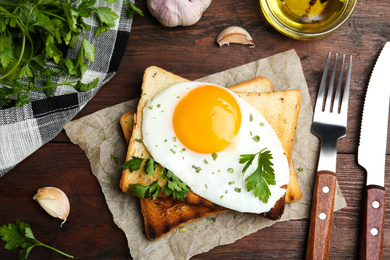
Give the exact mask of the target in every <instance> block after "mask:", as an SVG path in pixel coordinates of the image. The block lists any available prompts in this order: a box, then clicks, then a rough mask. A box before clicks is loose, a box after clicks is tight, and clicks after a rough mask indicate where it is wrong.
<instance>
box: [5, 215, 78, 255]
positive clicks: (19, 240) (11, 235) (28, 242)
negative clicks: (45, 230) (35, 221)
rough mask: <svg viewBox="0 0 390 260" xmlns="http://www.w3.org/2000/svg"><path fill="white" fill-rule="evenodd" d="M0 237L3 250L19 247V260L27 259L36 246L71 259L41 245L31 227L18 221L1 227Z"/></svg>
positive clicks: (60, 252) (58, 251)
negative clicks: (2, 242) (3, 242)
mask: <svg viewBox="0 0 390 260" xmlns="http://www.w3.org/2000/svg"><path fill="white" fill-rule="evenodd" d="M0 237H1V239H2V240H3V241H5V242H6V243H7V244H6V245H5V247H4V248H5V249H8V250H13V249H16V248H18V247H21V249H20V250H19V260H22V259H27V257H28V255H29V253H30V252H31V250H32V249H33V248H34V247H36V246H43V247H46V248H49V249H51V250H54V251H56V252H57V253H59V254H62V255H64V256H66V257H69V258H73V256H71V255H68V254H66V253H64V252H62V251H60V250H58V249H56V248H53V247H51V246H48V245H46V244H43V243H42V242H40V241H38V240H37V239H36V238H35V237H34V234H33V232H32V230H31V227H30V225H29V224H27V223H23V222H21V221H19V220H16V223H15V224H14V223H10V224H8V225H3V226H1V227H0Z"/></svg>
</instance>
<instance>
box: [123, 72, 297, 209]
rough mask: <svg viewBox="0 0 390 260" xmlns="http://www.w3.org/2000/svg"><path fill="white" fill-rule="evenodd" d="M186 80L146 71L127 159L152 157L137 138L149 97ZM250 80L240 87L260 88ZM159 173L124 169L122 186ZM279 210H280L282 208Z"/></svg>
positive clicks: (145, 182) (146, 181) (192, 198)
mask: <svg viewBox="0 0 390 260" xmlns="http://www.w3.org/2000/svg"><path fill="white" fill-rule="evenodd" d="M185 81H187V80H186V79H183V78H181V77H179V76H177V75H174V74H172V73H169V72H167V71H165V70H162V69H160V68H158V67H150V68H148V69H147V70H146V71H145V75H144V82H143V86H142V91H143V94H142V96H141V99H140V102H139V106H138V109H137V114H136V116H135V123H134V129H133V130H134V132H133V134H132V137H131V138H130V144H129V149H128V154H127V158H126V160H129V159H130V158H131V156H138V157H143V158H148V157H150V154H149V152H148V151H147V149H146V147H145V146H144V145H143V144H142V142H137V140H142V131H141V121H142V110H143V107H144V106H145V105H146V103H147V101H148V100H149V99H151V98H153V97H154V95H156V94H157V93H159V92H160V91H161V90H163V89H165V88H167V87H169V86H171V85H173V84H175V83H179V82H185ZM266 81H267V80H266V79H265V78H263V79H261V80H260V82H266ZM248 82H250V83H248ZM248 82H245V83H243V84H241V86H240V87H239V88H240V89H241V90H242V91H249V92H250V91H254V90H256V89H258V87H256V88H255V87H253V86H254V83H255V82H256V83H257V84H259V83H258V82H259V81H258V80H251V81H248ZM156 85H157V86H156ZM155 86H156V87H155ZM259 86H260V89H258V91H262V89H261V86H262V85H261V83H260V84H259ZM264 86H265V87H264V89H263V90H264V91H266V92H269V91H272V90H273V88H272V85H270V84H264ZM231 88H232V89H236V90H237V89H238V87H237V86H233V87H231ZM272 105H273V104H269V107H272ZM296 106H297V107H298V108H299V106H300V103H296ZM276 110H277V109H276ZM295 113H299V109H297V110H295ZM285 121H288V120H281V121H280V122H274V124H278V123H282V124H283V122H285ZM270 123H271V122H270ZM271 125H272V123H271ZM295 126H296V122H295V124H294V126H293V129H295ZM281 128H282V129H283V127H281ZM287 129H289V128H288V127H287ZM291 135H292V139H293V138H294V135H295V131H293V132H290V136H291ZM287 136H288V134H287ZM286 154H287V153H286ZM288 159H289V161H291V158H288ZM290 168H291V169H293V167H291V164H290ZM157 175H158V173H156V174H155V176H148V175H146V174H145V173H144V172H143V170H139V171H133V172H132V173H131V174H130V171H128V170H124V171H123V173H122V178H121V184H120V186H121V188H122V190H123V191H124V192H128V190H129V187H130V184H135V183H140V184H142V185H144V186H146V185H149V184H150V183H151V182H152V181H153V180H155V179H156V177H157ZM292 183H293V184H294V182H292ZM161 185H164V183H161ZM294 185H296V186H294ZM294 185H293V186H292V188H294V189H293V190H295V189H298V191H300V189H299V186H297V182H295V184H294ZM289 186H290V184H289ZM186 201H187V202H189V203H193V204H204V205H210V204H209V203H210V202H208V201H207V200H204V199H202V198H200V197H199V196H197V195H196V194H193V193H190V194H189V195H188V196H187V198H186ZM211 205H213V204H212V203H211ZM283 209H284V203H283ZM278 212H280V210H279V211H278Z"/></svg>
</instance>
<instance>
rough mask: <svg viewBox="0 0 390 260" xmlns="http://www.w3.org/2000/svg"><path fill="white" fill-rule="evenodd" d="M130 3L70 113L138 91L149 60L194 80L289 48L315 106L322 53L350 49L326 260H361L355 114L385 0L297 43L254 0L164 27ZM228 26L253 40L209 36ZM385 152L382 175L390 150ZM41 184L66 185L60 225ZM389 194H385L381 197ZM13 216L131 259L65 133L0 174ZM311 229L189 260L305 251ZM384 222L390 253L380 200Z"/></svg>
mask: <svg viewBox="0 0 390 260" xmlns="http://www.w3.org/2000/svg"><path fill="white" fill-rule="evenodd" d="M136 5H137V6H138V7H139V8H140V9H141V10H143V11H144V13H145V16H144V17H141V16H139V15H135V16H134V22H133V25H132V32H131V34H130V38H129V42H128V45H127V48H126V52H125V54H124V57H123V59H122V62H121V65H120V67H119V70H118V72H117V74H116V75H115V76H114V77H113V79H112V80H111V81H110V82H108V83H107V84H106V85H105V86H104V87H103V88H102V89H101V90H100V91H99V92H98V93H97V95H96V96H95V97H94V98H93V100H92V101H90V102H89V103H88V104H87V105H86V106H85V107H84V108H83V110H82V111H81V112H80V113H79V114H78V115H77V116H76V118H80V117H82V116H85V115H88V114H90V113H93V112H95V111H97V110H100V109H103V108H106V107H108V106H112V105H115V104H118V103H121V102H124V101H127V100H130V99H134V98H137V97H138V96H139V94H140V93H141V90H140V86H141V83H142V74H143V71H144V70H145V68H146V67H148V66H151V65H156V66H161V67H162V68H164V69H166V70H168V71H172V72H174V73H176V74H178V75H180V76H182V77H185V78H188V79H191V80H194V79H197V78H201V77H204V76H206V75H209V74H212V73H216V72H220V71H223V70H226V69H230V68H233V67H236V66H239V65H243V64H246V63H248V62H252V61H255V60H258V59H261V58H265V57H268V56H270V55H273V54H276V53H280V52H283V51H287V50H290V49H294V50H295V51H296V52H297V54H298V56H299V57H300V59H301V64H302V68H303V72H304V75H305V78H306V81H307V85H308V88H309V91H310V97H311V99H312V104H313V103H314V100H315V97H316V95H317V89H318V87H319V83H320V80H321V76H322V70H323V67H324V63H325V60H326V56H327V54H328V52H339V53H345V54H347V55H353V58H354V65H353V70H352V81H351V93H350V101H349V115H348V128H347V136H346V137H345V138H343V139H341V140H340V141H339V142H338V152H339V154H338V164H337V170H336V171H337V179H338V182H339V185H340V188H341V191H342V192H343V194H344V196H345V197H346V200H347V204H348V206H347V207H345V208H343V209H342V210H340V211H337V212H335V213H334V215H333V228H332V235H331V237H330V250H329V259H332V260H333V259H357V258H358V256H359V245H360V235H359V230H360V226H361V218H362V215H361V212H362V208H361V205H362V200H363V197H362V195H363V188H364V183H365V178H366V177H365V171H364V170H363V169H362V168H361V167H360V166H359V165H358V164H357V162H356V151H357V146H358V140H359V131H360V122H361V112H362V107H363V100H364V96H365V91H366V87H367V84H368V80H369V78H370V74H371V71H372V69H373V66H374V64H375V60H376V59H377V57H378V54H379V52H380V50H381V48H382V47H383V45H384V43H385V42H386V41H388V40H389V39H390V31H389V28H390V12H389V10H390V2H389V1H380V0H372V1H366V0H359V1H358V2H357V7H356V10H355V12H354V13H353V15H352V16H351V18H350V19H349V20H348V21H347V22H346V23H345V24H344V25H343V26H342V27H341V28H340V29H339V30H337V31H336V32H334V33H333V34H331V35H329V36H327V37H326V38H323V39H317V40H312V41H297V40H293V39H289V38H287V37H285V36H283V35H281V34H280V33H278V32H277V31H276V30H275V29H273V28H272V27H271V26H270V25H269V24H268V23H267V21H266V19H265V18H264V16H263V15H262V13H261V10H260V5H259V2H258V1H257V0H242V1H235V0H225V1H213V2H212V3H211V5H210V7H209V8H208V9H207V11H206V12H205V13H204V14H203V16H202V19H201V20H200V21H199V22H198V23H197V24H196V25H194V26H191V27H176V28H164V27H162V26H161V25H160V24H159V23H158V22H157V20H156V19H154V18H153V17H152V16H151V15H150V14H149V12H148V10H147V7H146V1H136ZM231 25H238V26H242V27H244V28H245V29H246V30H247V31H248V32H249V33H250V34H251V36H252V38H253V40H254V41H255V44H256V47H255V48H248V46H243V45H237V44H236V45H233V44H232V45H231V46H229V47H228V46H224V47H222V48H220V47H219V46H218V45H217V44H216V42H215V38H216V37H217V35H218V33H219V32H220V31H221V30H223V29H224V28H226V27H227V26H231ZM388 142H390V139H389V140H388ZM388 154H389V153H388ZM386 159H387V164H386V172H387V173H388V172H390V156H389V155H388V156H387V158H386ZM301 174H305V172H304V171H303V172H302V173H301ZM385 183H386V187H385V188H386V189H387V190H389V188H390V174H386V177H385ZM43 186H58V187H60V188H63V189H64V191H65V192H66V193H67V194H68V195H69V197H70V200H71V213H70V216H69V219H68V221H67V222H66V224H64V226H63V227H62V228H60V221H59V220H57V219H54V218H52V217H50V216H48V215H47V214H46V213H45V212H44V211H43V210H42V209H41V208H40V207H39V205H38V204H37V203H36V202H35V201H33V200H32V197H33V195H34V194H35V192H36V190H37V189H38V188H39V187H43ZM389 196H390V194H389V193H388V194H386V200H387V201H390V197H389ZM16 219H19V220H21V221H25V222H28V223H30V224H31V226H32V228H33V231H34V234H35V236H36V237H37V238H38V239H39V240H41V241H42V242H45V243H48V244H50V245H53V246H55V247H57V248H59V249H60V250H63V251H65V252H67V253H69V254H72V255H74V256H75V258H76V259H118V260H122V259H131V256H130V252H129V248H128V246H127V241H126V237H125V235H124V233H123V232H122V231H121V230H120V229H119V228H118V227H117V226H116V225H115V224H114V222H113V221H112V215H111V213H110V211H109V210H108V207H107V205H106V203H105V200H104V197H103V194H102V192H101V189H100V186H99V184H98V182H97V180H96V178H95V177H94V176H93V175H92V173H91V170H90V166H89V162H88V159H87V157H86V156H85V153H84V152H83V151H82V150H81V149H80V148H79V147H77V146H76V145H73V144H72V143H71V142H70V141H69V139H68V137H67V136H66V135H65V133H64V132H61V133H60V134H59V135H58V136H57V137H56V138H55V139H54V140H53V141H51V142H49V143H48V144H46V145H44V146H43V147H42V148H40V149H39V150H38V151H36V152H35V153H34V154H32V155H31V156H30V157H28V158H27V159H26V160H24V161H23V162H22V163H20V164H19V165H18V166H16V167H15V168H14V169H13V170H12V171H11V172H9V173H7V174H6V175H5V176H4V177H2V178H1V179H0V224H1V225H2V224H7V223H10V222H14V221H15V220H16ZM308 230H309V220H308V219H303V220H295V221H288V222H281V223H277V224H276V225H273V226H272V227H269V228H265V229H262V230H260V231H258V232H256V233H254V234H252V235H250V236H247V237H244V238H242V239H240V240H238V241H236V242H235V243H233V244H231V245H224V246H220V247H216V248H214V249H213V250H211V251H209V252H206V253H203V254H200V255H197V256H195V257H193V259H222V258H224V259H270V258H271V259H304V258H305V253H306V245H307V238H308ZM385 230H386V232H385V235H384V247H383V259H390V232H389V230H390V206H389V205H386V208H385ZM0 259H17V252H16V250H12V251H9V250H5V249H4V243H3V241H0ZM30 259H63V258H62V257H60V256H59V255H58V254H56V253H55V252H51V251H50V250H46V249H44V248H36V249H34V250H33V251H32V253H31V255H30Z"/></svg>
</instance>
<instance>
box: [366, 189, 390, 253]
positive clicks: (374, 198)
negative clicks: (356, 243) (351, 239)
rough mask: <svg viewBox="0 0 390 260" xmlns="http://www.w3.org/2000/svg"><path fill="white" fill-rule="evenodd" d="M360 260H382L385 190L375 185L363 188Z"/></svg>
mask: <svg viewBox="0 0 390 260" xmlns="http://www.w3.org/2000/svg"><path fill="white" fill-rule="evenodd" d="M364 193H365V194H364V202H363V203H364V204H363V224H362V234H361V241H360V259H373V260H374V259H375V260H378V259H382V258H383V237H384V229H385V189H384V187H381V186H377V185H369V186H367V187H366V188H365V192H364Z"/></svg>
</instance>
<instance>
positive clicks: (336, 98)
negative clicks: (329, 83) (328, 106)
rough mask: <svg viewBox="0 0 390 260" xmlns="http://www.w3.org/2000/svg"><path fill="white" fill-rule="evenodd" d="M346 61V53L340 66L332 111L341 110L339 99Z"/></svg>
mask: <svg viewBox="0 0 390 260" xmlns="http://www.w3.org/2000/svg"><path fill="white" fill-rule="evenodd" d="M344 63H345V54H343V60H342V62H341V67H340V74H339V80H338V82H337V88H336V93H335V96H334V101H333V109H332V112H336V113H338V112H339V103H340V102H339V100H340V92H341V83H342V81H343V72H344Z"/></svg>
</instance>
